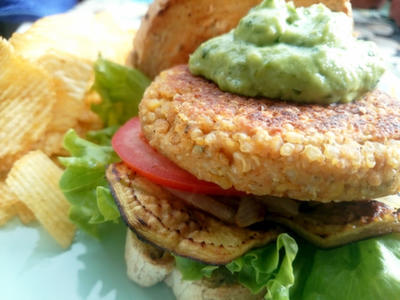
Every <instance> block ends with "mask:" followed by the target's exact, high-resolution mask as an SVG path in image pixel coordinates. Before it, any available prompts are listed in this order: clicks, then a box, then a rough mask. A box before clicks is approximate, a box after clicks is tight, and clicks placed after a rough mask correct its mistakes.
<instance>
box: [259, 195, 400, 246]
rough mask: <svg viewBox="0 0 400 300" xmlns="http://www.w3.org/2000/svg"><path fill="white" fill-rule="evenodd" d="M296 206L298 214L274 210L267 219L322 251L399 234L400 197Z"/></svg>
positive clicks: (267, 214) (308, 203) (311, 203)
mask: <svg viewBox="0 0 400 300" xmlns="http://www.w3.org/2000/svg"><path fill="white" fill-rule="evenodd" d="M282 201H284V200H282ZM290 201H293V200H290ZM296 202H297V201H296ZM264 203H265V202H264ZM297 203H298V211H297V212H295V213H293V212H290V213H289V212H288V211H286V212H283V211H281V212H277V211H276V210H275V211H274V212H271V211H270V212H269V213H268V212H267V213H266V215H265V218H266V219H267V220H269V221H273V222H277V223H279V224H282V225H285V226H287V227H289V228H290V229H291V230H293V231H294V232H296V233H298V234H299V235H301V236H303V237H304V238H305V239H307V240H309V241H311V242H312V243H314V244H316V245H317V246H319V247H322V248H329V247H335V246H339V245H344V244H347V243H349V242H353V241H358V240H361V239H364V238H368V237H373V236H378V235H383V234H386V233H391V232H400V197H399V196H398V195H392V196H387V197H383V198H378V199H376V200H370V201H352V202H339V203H334V202H332V203H318V202H297ZM267 210H268V208H267Z"/></svg>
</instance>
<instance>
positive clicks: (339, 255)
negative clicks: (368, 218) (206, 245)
mask: <svg viewBox="0 0 400 300" xmlns="http://www.w3.org/2000/svg"><path fill="white" fill-rule="evenodd" d="M297 241H298V245H299V250H298V253H297V243H296V241H295V240H294V239H292V238H291V237H289V236H288V235H287V234H282V235H280V236H279V237H278V240H277V241H276V243H271V244H269V245H267V246H265V247H262V248H259V249H255V250H251V251H249V252H248V253H246V254H245V255H243V256H242V257H240V258H238V259H236V260H234V261H233V262H231V263H229V264H228V265H226V266H209V265H205V264H202V263H200V262H196V261H193V260H190V259H188V258H183V257H176V266H177V268H178V269H179V271H180V272H181V273H182V277H183V279H185V280H198V279H201V278H203V277H205V278H212V277H213V276H214V274H215V272H219V271H221V270H226V269H227V270H229V271H230V273H231V274H232V275H233V276H234V278H235V280H236V282H238V283H240V284H242V285H244V286H246V287H247V288H249V289H250V290H251V291H252V292H253V293H258V292H260V291H262V290H263V289H266V291H268V292H267V293H266V294H265V299H273V300H281V299H291V300H317V299H318V300H337V299H341V300H342V299H343V300H354V299H363V300H375V299H399V295H400V234H398V233H396V234H389V235H386V236H382V237H376V238H371V239H368V240H363V241H359V242H355V243H351V244H348V245H345V246H342V247H338V248H334V249H328V250H323V249H318V248H316V247H315V246H313V245H312V244H310V243H308V242H306V241H304V240H302V239H300V238H297ZM296 253H297V255H296Z"/></svg>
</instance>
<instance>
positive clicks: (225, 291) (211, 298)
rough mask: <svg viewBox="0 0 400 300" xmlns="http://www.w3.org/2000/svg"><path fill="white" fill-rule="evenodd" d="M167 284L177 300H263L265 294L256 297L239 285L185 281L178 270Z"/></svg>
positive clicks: (170, 276)
mask: <svg viewBox="0 0 400 300" xmlns="http://www.w3.org/2000/svg"><path fill="white" fill-rule="evenodd" d="M165 283H166V284H167V285H168V286H170V287H171V289H172V291H173V292H174V294H175V297H176V299H177V300H188V299H190V300H244V299H246V300H258V299H260V300H261V299H263V298H264V294H265V291H264V290H263V291H261V292H260V293H258V294H255V295H254V294H252V293H251V292H250V290H248V289H247V288H245V287H243V286H242V285H240V284H238V283H235V284H222V285H219V286H217V287H214V286H209V285H208V284H207V281H206V280H183V279H182V275H181V273H180V272H179V271H178V270H176V269H174V270H173V271H172V272H171V273H170V274H169V275H168V276H167V278H166V280H165Z"/></svg>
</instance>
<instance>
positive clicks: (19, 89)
mask: <svg viewBox="0 0 400 300" xmlns="http://www.w3.org/2000/svg"><path fill="white" fill-rule="evenodd" d="M0 65H1V69H0V161H1V162H2V163H1V164H0V173H1V172H5V171H7V170H8V169H9V168H10V166H11V165H12V163H13V162H14V161H15V160H16V159H17V158H18V157H19V156H20V155H22V154H23V153H24V152H26V151H27V150H28V149H29V148H30V147H31V145H32V144H33V143H34V142H36V141H37V140H39V138H40V137H41V136H42V134H43V133H44V131H45V129H46V126H47V124H48V123H49V122H50V120H51V110H52V107H53V104H54V102H55V96H54V95H55V94H54V84H53V82H52V80H51V78H50V77H49V76H48V74H47V72H46V71H45V70H43V69H42V68H40V67H37V66H35V65H33V64H31V63H29V62H28V61H26V60H24V59H21V58H20V57H18V56H17V55H16V54H15V52H14V50H13V47H12V46H11V45H10V44H9V43H8V42H7V41H5V40H3V39H1V40H0Z"/></svg>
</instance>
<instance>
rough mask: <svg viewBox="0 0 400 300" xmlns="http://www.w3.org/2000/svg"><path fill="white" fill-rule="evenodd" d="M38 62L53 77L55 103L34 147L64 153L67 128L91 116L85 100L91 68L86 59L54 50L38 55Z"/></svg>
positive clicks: (93, 122) (94, 121)
mask: <svg viewBox="0 0 400 300" xmlns="http://www.w3.org/2000/svg"><path fill="white" fill-rule="evenodd" d="M37 63H38V64H40V65H41V66H42V67H43V68H44V69H45V70H46V71H48V72H49V74H51V75H52V77H53V79H54V83H55V89H56V96H57V101H56V103H55V105H54V107H53V111H52V113H53V118H52V120H51V122H50V124H49V125H48V127H47V130H46V133H45V134H44V135H43V137H42V139H41V140H40V142H39V143H38V144H37V145H36V148H39V149H42V150H43V151H44V152H45V153H46V154H48V155H52V154H64V152H63V151H62V150H63V149H62V142H63V137H64V133H65V132H66V131H67V130H68V129H70V128H75V129H78V127H80V122H79V121H80V119H81V118H85V117H86V115H87V114H92V115H94V113H93V112H91V111H90V106H89V105H88V104H86V103H85V101H84V98H85V95H86V93H87V92H88V90H89V88H90V86H91V84H92V81H93V66H92V63H91V62H90V61H88V60H86V59H82V58H79V57H76V56H75V55H72V54H69V53H66V52H62V51H55V50H54V49H52V50H50V51H49V52H47V53H45V54H44V55H43V56H41V57H40V58H39V59H38V60H37ZM96 117H97V116H96V115H95V116H94V117H92V119H91V120H90V123H89V124H88V126H87V127H88V128H87V129H88V130H90V129H95V128H98V127H99V126H98V125H101V124H100V123H101V122H100V119H99V118H98V117H97V118H96ZM92 125H93V126H92ZM83 133H85V132H83Z"/></svg>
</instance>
